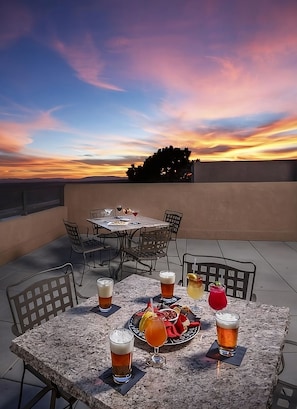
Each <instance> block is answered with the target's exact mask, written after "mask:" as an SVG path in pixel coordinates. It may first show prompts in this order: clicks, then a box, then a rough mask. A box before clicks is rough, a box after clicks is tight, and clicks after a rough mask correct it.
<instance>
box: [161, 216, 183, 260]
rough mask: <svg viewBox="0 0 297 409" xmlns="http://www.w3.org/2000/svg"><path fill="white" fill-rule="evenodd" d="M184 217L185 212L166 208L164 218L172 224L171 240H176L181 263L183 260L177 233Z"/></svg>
mask: <svg viewBox="0 0 297 409" xmlns="http://www.w3.org/2000/svg"><path fill="white" fill-rule="evenodd" d="M182 218H183V214H182V213H180V212H177V211H175V210H165V213H164V218H163V220H164V221H165V222H168V223H169V224H170V232H171V237H170V241H174V242H175V248H176V253H177V255H178V258H179V262H180V264H181V262H182V261H181V258H180V255H179V252H178V247H177V233H178V230H179V227H180V224H181V221H182Z"/></svg>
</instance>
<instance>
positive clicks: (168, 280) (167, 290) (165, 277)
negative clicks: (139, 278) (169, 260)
mask: <svg viewBox="0 0 297 409" xmlns="http://www.w3.org/2000/svg"><path fill="white" fill-rule="evenodd" d="M159 277H160V283H161V296H162V299H163V300H164V301H170V300H172V298H173V292H174V284H175V273H174V272H173V271H160V275H159Z"/></svg>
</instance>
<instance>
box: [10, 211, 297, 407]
mask: <svg viewBox="0 0 297 409" xmlns="http://www.w3.org/2000/svg"><path fill="white" fill-rule="evenodd" d="M135 213H136V215H135V214H133V211H132V210H131V209H123V208H122V207H121V206H119V207H118V208H115V209H95V210H92V211H91V212H90V217H88V218H87V223H89V226H90V231H88V232H86V233H84V234H82V233H81V231H80V229H79V226H78V224H77V223H76V222H73V221H68V220H64V221H63V222H64V224H65V228H66V232H67V234H68V237H69V241H70V247H71V252H75V253H78V254H79V255H81V257H82V263H83V270H82V272H81V275H80V277H79V280H77V278H76V277H75V275H74V268H73V264H72V263H71V253H70V255H69V262H67V263H65V264H64V265H61V266H54V267H53V268H50V269H47V270H43V271H41V272H39V273H35V274H34V275H32V276H30V277H28V278H26V279H24V280H22V281H20V282H18V283H15V284H13V285H10V286H9V287H8V288H7V290H6V293H7V298H8V300H9V305H10V309H11V313H12V317H13V321H14V324H13V328H12V330H13V333H14V335H15V336H16V338H15V339H13V341H12V344H11V350H12V352H14V353H15V354H16V355H17V356H18V357H19V358H21V359H22V360H23V377H22V382H21V391H20V396H19V406H18V408H21V407H24V408H26V409H29V408H31V407H33V406H34V405H35V404H36V402H38V401H39V400H40V399H41V398H42V397H43V396H44V395H46V394H47V393H50V394H51V399H50V408H51V409H54V408H55V407H56V401H57V399H59V398H63V399H64V400H65V401H66V402H67V403H68V405H69V407H70V408H74V407H75V404H76V403H77V402H78V401H82V402H84V403H85V404H86V405H88V406H89V407H90V408H92V409H97V408H98V409H99V408H112V409H119V408H121V409H125V408H127V409H128V408H129V409H132V408H137V409H138V408H143V409H152V408H153V409H154V408H156V409H157V408H164V409H171V408H174V407H176V408H178V407H180V408H192V407H200V408H202V409H208V408H211V409H213V408H223V409H224V408H228V409H232V408H234V409H238V408H239V407H243V408H246V409H249V408H259V409H261V408H263V409H264V408H270V407H273V408H278V407H281V406H277V405H278V401H279V398H280V397H281V398H282V399H285V400H286V401H287V402H289V403H288V405H289V404H290V396H292V394H293V395H294V396H296V394H297V387H295V386H294V385H289V384H284V383H282V382H280V381H279V380H278V376H279V374H280V373H281V371H282V370H283V367H284V360H283V356H282V350H283V346H284V344H285V338H286V334H287V331H288V325H289V309H288V308H286V307H276V306H272V305H265V304H260V303H258V302H257V297H256V294H255V291H254V284H255V278H256V265H255V263H254V262H253V261H246V260H245V261H243V260H241V261H240V260H233V259H228V258H226V257H215V256H213V255H202V254H198V253H197V254H192V253H189V252H185V253H184V254H179V252H178V247H177V246H176V252H177V258H178V260H179V263H180V268H181V277H180V280H178V281H177V280H176V278H175V273H171V272H170V271H171V270H170V264H169V260H168V254H167V251H168V245H169V243H170V242H171V241H173V242H175V244H176V241H177V234H178V231H179V227H180V224H181V221H182V216H183V215H182V213H180V212H178V211H170V210H166V211H164V218H163V220H157V219H153V218H150V217H145V216H142V215H140V214H139V213H138V212H137V211H135ZM97 254H99V255H100V257H99V263H101V264H102V263H107V266H109V265H110V260H111V259H115V260H117V267H116V269H110V268H109V273H110V274H109V277H101V279H100V280H101V281H102V280H103V284H102V285H103V286H105V285H106V286H107V285H110V284H111V288H110V290H109V289H107V288H103V289H101V293H100V286H99V281H100V280H98V283H97V285H98V294H97V292H96V290H95V292H94V295H93V296H92V297H89V298H86V297H82V296H81V294H80V293H79V292H78V291H77V281H79V282H78V285H82V283H83V279H84V276H85V274H87V272H88V269H90V268H92V265H91V263H92V262H93V263H96V258H95V256H96V255H97ZM160 258H166V261H167V271H166V272H164V274H165V276H167V275H168V276H169V275H173V277H174V278H173V280H172V281H170V282H169V281H166V280H165V281H164V280H162V279H161V277H162V273H160V279H155V278H152V277H150V273H151V272H152V271H153V270H155V269H156V265H157V264H156V263H157V260H159V259H160ZM128 261H133V263H135V264H134V265H135V267H134V270H133V271H132V274H129V275H128V276H126V278H123V269H124V265H125V263H127V262H128ZM143 272H145V273H148V274H143ZM98 278H99V277H98ZM108 280H110V281H108ZM167 284H168V285H167ZM191 285H193V287H192V289H191V288H190V286H191ZM165 287H167V290H168V289H170V291H171V294H170V295H165ZM198 287H199V288H200V289H199V295H198V292H197V296H195V295H193V294H195V291H196V289H197V291H198ZM213 287H215V288H214V289H215V291H219V289H222V291H223V293H224V304H222V305H221V306H219V304H218V303H216V304H212V303H211V302H210V294H211V293H212V289H213ZM200 290H202V291H200ZM195 297H196V299H197V300H198V299H199V302H198V303H199V312H198V310H197V311H196V310H195V307H196V305H195V306H192V301H193V300H192V299H194V300H195ZM168 310H169V314H171V313H172V314H171V315H170V316H169V315H166V314H168ZM164 311H166V313H165V312H164ZM220 311H221V312H226V314H227V318H226V319H227V321H228V320H231V318H230V317H231V316H232V314H233V315H236V317H237V324H236V325H235V326H232V325H231V323H230V322H227V323H226V324H224V325H221V324H220V322H219V319H218V316H219V314H218V313H219V312H220ZM145 314H146V316H145ZM228 314H229V315H228ZM172 315H173V317H174V320H173V318H172ZM153 319H156V320H157V321H162V325H163V326H164V328H165V331H166V332H165V338H164V339H163V341H160V342H159V344H154V342H153V341H152V342H151V341H149V338H148V337H149V335H148V334H149V329H150V326H151V325H152V322H153ZM220 325H221V327H222V329H220V331H221V332H219V327H220ZM123 328H124V331H126V332H127V333H129V334H130V335H129V336H131V334H132V338H131V340H130V341H129V342H130V344H129V345H130V346H129V348H128V347H127V348H128V349H127V351H126V350H125V352H123V350H122V349H121V348H122V346H119V347H117V345H116V344H117V343H121V342H122V341H121V340H118V339H116V338H112V336H111V332H112V331H114V330H116V331H120V329H123ZM222 333H224V334H227V333H228V335H222ZM231 333H232V337H233V338H234V336H235V338H234V340H235V341H234V342H235V344H234V345H233V346H230V345H229V346H228V345H227V344H228V342H231V341H226V339H227V338H226V337H228V339H229V337H230V336H231V335H230V334H231ZM234 334H236V335H234ZM118 336H119V335H118ZM222 337H223V338H222ZM224 337H225V338H224ZM233 338H232V339H233ZM222 339H224V340H222ZM123 342H124V341H123ZM127 342H128V341H127ZM288 342H289V343H291V345H297V344H296V343H295V342H294V341H288ZM157 345H158V348H157V350H158V349H159V345H160V347H161V354H162V355H163V356H164V362H163V361H162V364H161V363H160V362H159V364H156V362H154V363H153V364H152V362H150V360H149V359H148V357H149V356H151V355H152V347H154V351H155V353H156V348H155V347H157ZM118 355H119V356H118ZM124 355H125V357H126V355H127V357H126V358H125V359H128V361H127V363H125V364H124V363H123V362H124V361H123V359H124ZM117 359H120V361H119V362H121V363H117V362H118V361H117ZM27 371H29V372H31V373H33V374H34V375H35V376H36V377H38V378H39V379H40V380H41V381H42V382H43V384H44V388H42V389H41V390H40V392H39V393H38V394H37V395H36V396H35V397H34V398H33V399H32V400H31V401H30V402H22V391H23V381H24V376H25V374H26V372H27ZM117 371H119V373H118V372H117ZM123 371H124V372H123ZM121 377H122V378H121ZM121 379H124V380H121ZM287 388H289V390H290V391H292V393H289V394H288V393H287V390H288V389H287ZM22 405H23V406H22ZM271 405H273V406H271ZM287 407H289V408H291V407H293V406H287Z"/></svg>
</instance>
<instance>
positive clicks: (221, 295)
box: [208, 282, 227, 311]
mask: <svg viewBox="0 0 297 409" xmlns="http://www.w3.org/2000/svg"><path fill="white" fill-rule="evenodd" d="M208 290H209V296H208V304H209V305H210V307H211V308H212V309H213V310H215V311H219V310H222V309H223V308H225V307H226V306H227V297H226V289H225V286H224V285H223V284H221V283H219V282H215V283H211V284H209V287H208Z"/></svg>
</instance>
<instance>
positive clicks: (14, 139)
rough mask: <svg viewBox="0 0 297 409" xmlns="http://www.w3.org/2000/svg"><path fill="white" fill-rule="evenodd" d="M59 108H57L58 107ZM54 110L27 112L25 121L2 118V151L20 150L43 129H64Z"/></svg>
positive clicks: (0, 139)
mask: <svg viewBox="0 0 297 409" xmlns="http://www.w3.org/2000/svg"><path fill="white" fill-rule="evenodd" d="M56 109H57V108H56ZM52 112H53V110H50V111H46V112H39V113H33V112H31V113H27V116H28V117H31V119H30V120H29V119H27V120H26V121H23V122H20V121H18V122H8V121H3V120H0V135H1V138H0V152H5V153H13V152H20V151H22V149H24V148H25V147H26V146H27V145H29V144H31V143H32V142H33V135H34V134H35V133H36V132H38V131H41V130H53V129H56V130H57V129H62V128H63V126H62V124H61V123H60V122H59V121H57V120H56V119H55V118H53V116H52Z"/></svg>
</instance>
